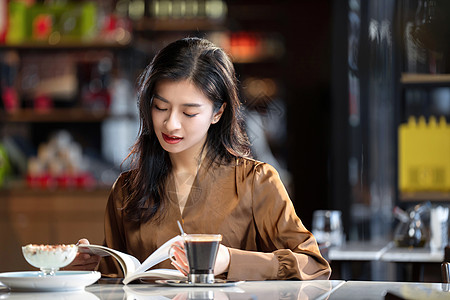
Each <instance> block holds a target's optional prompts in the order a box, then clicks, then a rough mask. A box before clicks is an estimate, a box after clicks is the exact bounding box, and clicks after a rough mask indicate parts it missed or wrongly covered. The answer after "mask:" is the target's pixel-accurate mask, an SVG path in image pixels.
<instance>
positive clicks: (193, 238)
mask: <svg viewBox="0 0 450 300" xmlns="http://www.w3.org/2000/svg"><path fill="white" fill-rule="evenodd" d="M184 240H185V241H187V242H217V241H219V242H220V241H221V240H222V235H220V234H188V235H186V236H185V237H184Z"/></svg>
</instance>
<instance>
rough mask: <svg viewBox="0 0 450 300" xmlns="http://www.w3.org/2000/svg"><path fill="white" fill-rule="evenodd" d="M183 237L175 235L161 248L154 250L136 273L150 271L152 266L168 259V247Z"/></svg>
mask: <svg viewBox="0 0 450 300" xmlns="http://www.w3.org/2000/svg"><path fill="white" fill-rule="evenodd" d="M182 240H183V237H182V236H181V235H177V236H175V237H173V238H171V239H170V240H168V241H167V242H165V243H164V244H163V245H162V246H161V247H159V248H158V249H156V251H155V252H153V253H152V254H151V255H150V256H149V257H147V259H146V260H145V261H144V262H143V263H142V265H141V266H140V267H139V268H138V269H137V270H136V273H143V272H145V271H146V270H148V269H150V268H151V267H153V266H154V265H157V264H159V263H160V262H162V261H164V260H166V259H168V258H169V248H170V246H171V245H172V244H173V243H175V242H177V241H182Z"/></svg>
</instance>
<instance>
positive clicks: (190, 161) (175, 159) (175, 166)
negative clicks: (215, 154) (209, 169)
mask: <svg viewBox="0 0 450 300" xmlns="http://www.w3.org/2000/svg"><path fill="white" fill-rule="evenodd" d="M204 158H205V153H202V152H201V153H199V154H197V155H192V154H188V153H177V154H170V160H171V162H172V172H173V174H180V173H184V174H192V175H195V174H197V171H198V169H199V167H200V165H201V163H202V161H203V159H204Z"/></svg>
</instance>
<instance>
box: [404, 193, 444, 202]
mask: <svg viewBox="0 0 450 300" xmlns="http://www.w3.org/2000/svg"><path fill="white" fill-rule="evenodd" d="M399 197H400V200H401V201H405V202H406V201H450V192H401V193H400V195H399Z"/></svg>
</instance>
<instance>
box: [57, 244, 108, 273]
mask: <svg viewBox="0 0 450 300" xmlns="http://www.w3.org/2000/svg"><path fill="white" fill-rule="evenodd" d="M81 244H84V245H89V241H88V240H87V239H84V238H83V239H80V240H79V241H78V243H77V245H81ZM100 259H101V257H100V256H98V255H91V254H88V253H80V252H78V253H77V255H76V256H75V259H74V260H73V261H72V262H71V263H70V264H69V265H68V266H67V267H65V268H64V270H76V271H80V270H82V271H93V270H95V269H96V268H97V266H98V264H99V262H100Z"/></svg>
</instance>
